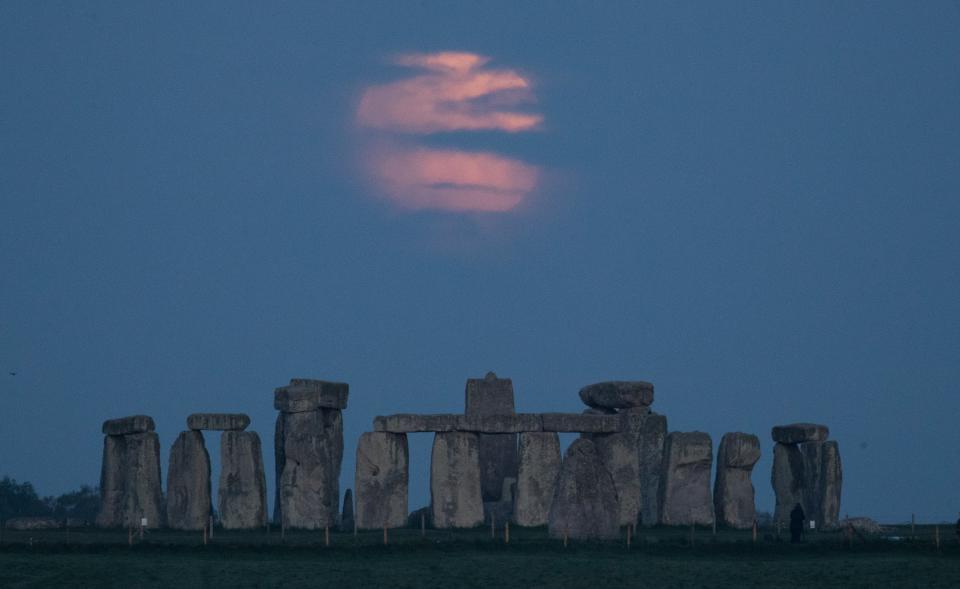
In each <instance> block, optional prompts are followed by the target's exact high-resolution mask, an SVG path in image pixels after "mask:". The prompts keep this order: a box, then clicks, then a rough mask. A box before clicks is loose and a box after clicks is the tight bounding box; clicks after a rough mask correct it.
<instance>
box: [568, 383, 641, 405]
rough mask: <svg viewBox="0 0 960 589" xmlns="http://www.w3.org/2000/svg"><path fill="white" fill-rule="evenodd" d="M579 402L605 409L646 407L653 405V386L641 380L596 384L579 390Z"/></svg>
mask: <svg viewBox="0 0 960 589" xmlns="http://www.w3.org/2000/svg"><path fill="white" fill-rule="evenodd" d="M580 400H581V401H583V402H584V404H586V405H587V406H589V407H604V408H607V409H625V408H627V407H646V406H649V405H650V404H652V403H653V385H652V384H650V383H649V382H644V381H642V380H636V381H624V380H613V381H608V382H598V383H596V384H591V385H587V386H585V387H583V388H582V389H580Z"/></svg>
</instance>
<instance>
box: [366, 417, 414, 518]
mask: <svg viewBox="0 0 960 589" xmlns="http://www.w3.org/2000/svg"><path fill="white" fill-rule="evenodd" d="M409 476H410V475H409V450H408V448H407V435H406V434H391V433H386V432H366V433H364V434H362V435H361V436H360V440H359V441H358V442H357V461H356V476H355V480H354V488H355V489H356V490H357V513H356V522H357V527H358V528H361V529H365V530H373V529H381V528H383V527H384V526H386V527H388V528H400V527H403V526H404V525H406V521H407V487H408V484H409Z"/></svg>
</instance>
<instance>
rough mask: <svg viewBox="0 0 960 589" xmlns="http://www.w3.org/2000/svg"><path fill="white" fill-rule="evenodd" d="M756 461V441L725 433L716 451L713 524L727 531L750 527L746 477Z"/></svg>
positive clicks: (752, 505) (751, 518) (749, 484)
mask: <svg viewBox="0 0 960 589" xmlns="http://www.w3.org/2000/svg"><path fill="white" fill-rule="evenodd" d="M758 460H760V439H759V438H757V436H755V435H752V434H744V433H739V432H737V433H728V434H724V435H723V438H721V439H720V448H719V450H718V451H717V478H716V481H715V483H714V485H713V508H714V512H715V514H716V518H717V523H719V524H721V525H725V526H729V527H731V528H737V529H747V528H750V527H752V526H753V522H754V520H755V519H756V516H757V511H756V504H755V501H754V489H753V482H752V481H751V480H750V475H751V473H752V472H753V466H754V465H755V464H756V463H757V461H758Z"/></svg>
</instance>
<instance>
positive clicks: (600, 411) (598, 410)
mask: <svg viewBox="0 0 960 589" xmlns="http://www.w3.org/2000/svg"><path fill="white" fill-rule="evenodd" d="M616 414H617V410H616V409H604V408H603V407H587V408H586V409H584V410H583V411H582V412H581V415H616Z"/></svg>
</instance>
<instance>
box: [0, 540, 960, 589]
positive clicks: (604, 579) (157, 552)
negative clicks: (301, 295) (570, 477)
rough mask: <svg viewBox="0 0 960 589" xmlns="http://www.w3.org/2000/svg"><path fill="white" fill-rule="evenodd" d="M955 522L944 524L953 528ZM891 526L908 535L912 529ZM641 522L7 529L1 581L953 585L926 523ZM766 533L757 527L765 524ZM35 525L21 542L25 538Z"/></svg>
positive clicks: (958, 558)
mask: <svg viewBox="0 0 960 589" xmlns="http://www.w3.org/2000/svg"><path fill="white" fill-rule="evenodd" d="M951 532H952V530H951ZM894 534H897V535H901V536H904V537H906V536H908V535H909V529H906V530H903V529H901V530H897V531H895V532H894ZM689 535H690V532H689V530H680V529H656V530H641V531H640V536H639V538H637V542H635V543H634V544H633V545H632V546H631V548H630V549H629V550H628V549H627V547H626V545H625V543H624V542H616V543H615V542H611V543H585V542H570V543H569V545H568V546H567V547H566V548H564V546H563V543H562V542H561V541H558V540H551V539H549V538H547V536H546V532H545V530H543V529H511V542H510V544H509V545H506V544H504V542H503V537H502V530H500V531H499V533H498V538H497V539H496V540H492V539H491V538H490V534H489V530H488V529H487V530H484V529H479V530H470V531H458V532H453V533H451V532H442V531H435V530H430V531H428V534H427V537H426V538H425V539H424V538H421V537H420V532H419V531H418V530H391V532H390V538H389V540H390V544H389V545H388V546H384V545H383V536H382V532H365V533H361V534H360V535H359V536H357V537H354V536H353V535H352V534H344V533H332V534H331V546H330V547H326V546H325V545H324V534H323V532H322V531H321V532H297V533H288V534H286V537H285V538H284V539H283V542H281V539H280V535H279V534H278V533H276V531H274V532H273V533H271V534H269V535H267V534H265V533H264V532H245V533H226V532H220V531H219V530H218V531H217V533H216V535H215V538H214V541H213V542H212V543H210V544H209V545H207V546H204V545H203V543H202V536H201V535H199V534H186V533H176V532H151V533H149V534H148V535H147V537H146V538H145V539H144V541H143V542H140V541H139V540H137V539H135V543H134V545H133V546H127V533H126V532H109V531H95V530H91V531H79V530H71V531H70V533H69V538H68V537H67V533H66V532H65V531H63V530H56V531H44V532H16V533H12V532H10V531H4V536H3V544H2V545H0V587H55V586H61V587H82V586H88V587H213V586H230V587H376V586H388V587H450V588H453V587H485V588H489V587H590V588H591V589H612V588H614V587H960V546H958V545H957V541H956V539H955V538H954V537H952V536H950V537H949V538H947V537H946V534H945V535H944V537H943V538H942V540H943V543H942V545H941V549H940V550H939V551H938V550H937V549H936V548H935V546H934V545H933V543H932V539H933V535H932V528H929V529H928V528H919V529H918V530H917V534H916V538H914V539H904V540H901V541H889V540H876V541H870V542H863V541H861V540H859V539H856V540H855V541H854V542H853V543H852V544H851V545H849V546H848V545H847V543H846V541H845V538H844V536H843V535H840V534H817V535H815V536H811V537H810V538H809V539H808V541H807V542H806V543H804V544H802V545H790V544H789V543H786V542H778V541H776V539H775V538H774V537H773V536H774V534H769V535H766V534H762V535H761V538H760V541H759V542H758V543H757V544H753V543H752V542H751V539H750V534H749V532H746V533H744V532H736V531H721V532H719V533H718V534H717V535H716V536H713V535H712V534H711V533H710V532H709V531H708V530H697V532H696V535H695V537H694V545H693V546H691V545H690V542H689ZM765 535H766V538H764V536H765ZM31 538H32V545H31Z"/></svg>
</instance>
